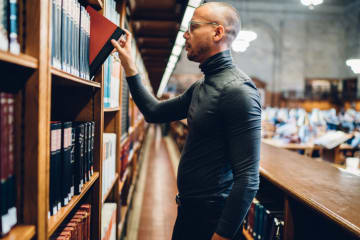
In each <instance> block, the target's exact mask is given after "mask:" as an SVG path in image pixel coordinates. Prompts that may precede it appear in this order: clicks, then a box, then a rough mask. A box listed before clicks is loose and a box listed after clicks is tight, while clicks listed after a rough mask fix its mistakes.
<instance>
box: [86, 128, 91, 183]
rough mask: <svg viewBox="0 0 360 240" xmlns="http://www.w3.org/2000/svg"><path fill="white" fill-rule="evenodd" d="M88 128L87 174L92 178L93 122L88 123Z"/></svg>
mask: <svg viewBox="0 0 360 240" xmlns="http://www.w3.org/2000/svg"><path fill="white" fill-rule="evenodd" d="M87 128H88V132H87V135H88V138H87V148H88V151H87V155H88V156H87V169H86V170H87V176H88V179H89V180H90V177H91V134H92V133H91V122H88V123H87Z"/></svg>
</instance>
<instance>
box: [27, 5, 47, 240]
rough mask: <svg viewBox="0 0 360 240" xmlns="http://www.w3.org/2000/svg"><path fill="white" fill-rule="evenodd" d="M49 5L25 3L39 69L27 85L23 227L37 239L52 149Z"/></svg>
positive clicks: (42, 232) (41, 239)
mask: <svg viewBox="0 0 360 240" xmlns="http://www.w3.org/2000/svg"><path fill="white" fill-rule="evenodd" d="M49 3H50V2H49V1H40V0H37V1H26V5H25V7H26V14H27V15H26V29H25V31H26V33H28V34H27V35H26V48H25V54H27V55H30V56H32V57H35V58H37V61H38V69H37V71H35V72H34V74H33V75H32V76H31V77H30V78H29V79H28V81H27V83H26V85H25V98H24V100H25V111H24V119H25V121H24V123H25V125H24V169H25V171H24V186H23V187H24V199H23V201H24V223H25V224H30V225H36V227H37V230H36V234H37V239H38V240H45V239H47V225H46V223H47V211H48V181H47V179H48V178H47V176H48V175H47V171H48V167H49V155H50V151H49V149H50V148H49V147H50V127H49V121H50V89H51V83H50V81H49V79H50V72H49V65H50V61H49V59H50V57H49V49H50V45H49V29H50V16H49V12H50V7H49Z"/></svg>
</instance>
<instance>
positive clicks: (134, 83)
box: [126, 74, 196, 123]
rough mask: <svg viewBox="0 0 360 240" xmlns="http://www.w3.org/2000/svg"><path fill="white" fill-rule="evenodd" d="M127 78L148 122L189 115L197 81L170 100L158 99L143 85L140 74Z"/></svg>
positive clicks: (178, 118)
mask: <svg viewBox="0 0 360 240" xmlns="http://www.w3.org/2000/svg"><path fill="white" fill-rule="evenodd" d="M126 79H127V82H128V84H129V88H130V92H131V95H132V97H133V99H134V101H135V103H136V105H137V106H138V108H139V109H140V111H141V112H142V114H143V115H144V117H145V120H146V121H147V122H150V123H163V122H170V121H175V120H181V119H184V118H186V117H187V112H188V108H189V105H190V102H191V98H192V92H193V89H194V87H195V84H196V83H195V84H193V85H192V86H191V87H189V89H187V90H186V91H185V92H184V93H183V94H182V95H180V96H177V97H175V98H172V99H170V100H165V101H158V100H157V99H156V98H155V97H154V96H152V95H151V94H150V93H149V92H148V91H147V89H146V88H145V87H144V86H143V84H142V82H141V78H140V76H139V74H137V75H135V76H131V77H127V78H126Z"/></svg>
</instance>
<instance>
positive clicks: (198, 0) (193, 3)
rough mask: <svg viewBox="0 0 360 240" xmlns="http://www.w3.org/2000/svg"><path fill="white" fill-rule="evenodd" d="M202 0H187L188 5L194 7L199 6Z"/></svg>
mask: <svg viewBox="0 0 360 240" xmlns="http://www.w3.org/2000/svg"><path fill="white" fill-rule="evenodd" d="M201 1H202V0H189V3H188V5H189V6H191V7H194V8H197V7H198V6H200V4H201Z"/></svg>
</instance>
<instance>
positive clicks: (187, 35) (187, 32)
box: [183, 30, 189, 40]
mask: <svg viewBox="0 0 360 240" xmlns="http://www.w3.org/2000/svg"><path fill="white" fill-rule="evenodd" d="M183 37H184V38H185V39H186V40H187V39H188V38H189V31H188V30H187V31H186V32H184V35H183Z"/></svg>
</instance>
